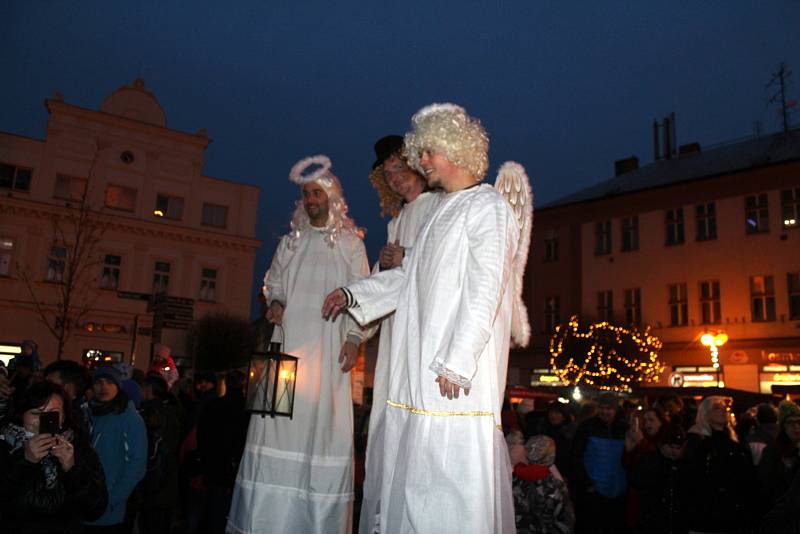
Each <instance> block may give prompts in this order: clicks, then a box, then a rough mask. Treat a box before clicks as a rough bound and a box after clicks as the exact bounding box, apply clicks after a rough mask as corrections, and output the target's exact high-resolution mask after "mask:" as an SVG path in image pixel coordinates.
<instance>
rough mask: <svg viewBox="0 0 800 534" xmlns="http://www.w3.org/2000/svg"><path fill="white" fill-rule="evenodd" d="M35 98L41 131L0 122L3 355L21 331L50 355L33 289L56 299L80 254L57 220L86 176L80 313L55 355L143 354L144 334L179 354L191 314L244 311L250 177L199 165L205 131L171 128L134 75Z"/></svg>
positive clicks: (77, 196)
mask: <svg viewBox="0 0 800 534" xmlns="http://www.w3.org/2000/svg"><path fill="white" fill-rule="evenodd" d="M45 105H46V107H47V110H48V112H49V120H48V124H47V134H46V137H45V139H43V140H38V139H30V138H26V137H22V136H18V135H13V134H9V133H1V132H0V316H2V320H0V344H2V345H3V346H4V348H3V349H2V350H0V352H2V353H4V354H6V356H2V355H0V357H3V358H4V359H7V357H8V356H7V355H8V354H9V353H11V352H14V350H15V349H14V347H18V346H19V344H20V343H21V341H22V340H24V339H33V340H35V341H36V342H37V343H38V344H39V353H40V355H41V357H42V360H43V362H44V363H45V364H47V363H49V362H50V361H52V359H54V357H55V354H56V341H55V339H54V338H53V336H52V335H50V334H49V333H48V331H47V327H46V326H45V325H44V324H43V323H42V321H41V320H40V318H39V317H40V315H39V313H38V312H37V310H36V307H35V306H34V300H33V298H32V296H31V290H32V291H33V294H35V295H36V297H37V298H36V300H38V301H40V303H41V306H42V309H43V310H44V311H45V312H46V313H50V312H52V311H53V309H54V306H55V305H57V304H58V303H59V302H61V301H62V299H61V298H60V297H59V292H60V291H63V288H64V287H65V284H64V277H65V275H66V272H67V271H68V270H69V262H70V260H71V257H77V254H74V253H73V251H72V249H71V246H72V243H73V242H74V236H67V237H66V239H65V240H62V239H60V238H59V236H58V231H57V228H64V227H66V226H69V224H68V219H69V216H70V214H72V215H74V214H76V213H79V212H80V206H81V193H82V191H83V190H84V188H86V190H87V192H88V194H87V204H88V206H89V207H90V208H91V209H92V210H93V211H94V212H95V213H97V215H96V216H97V217H99V218H98V219H97V220H98V221H100V224H101V229H100V230H99V232H98V234H99V235H98V237H99V240H98V242H97V244H96V246H95V247H93V250H92V257H91V259H90V260H87V263H85V265H89V276H88V277H87V280H89V281H90V283H89V287H87V288H86V289H85V290H82V291H80V295H79V297H84V298H88V299H89V306H88V312H87V313H86V314H85V315H83V316H82V317H80V318H79V321H78V323H79V324H76V329H75V330H74V334H73V335H72V337H71V339H70V340H69V342H68V343H67V344H66V345H65V350H64V357H65V358H70V359H75V360H78V359H80V358H81V357H84V356H91V357H93V358H94V357H97V356H99V357H101V358H111V359H113V360H121V361H127V362H130V361H133V362H134V363H135V364H136V365H137V366H138V367H144V366H146V365H147V364H148V361H149V357H150V351H151V346H152V344H153V343H154V342H159V341H160V342H161V343H164V344H166V345H169V346H170V347H171V348H172V353H173V355H174V356H178V357H181V356H186V355H188V353H187V349H186V343H185V339H186V332H187V327H188V325H189V324H190V323H191V321H192V320H193V319H197V318H200V317H202V316H203V315H205V314H206V313H209V312H214V311H224V312H227V313H231V314H236V315H239V316H241V317H243V318H247V317H248V316H249V313H250V303H251V287H252V280H253V263H254V260H255V253H256V250H257V249H258V247H259V246H260V242H259V241H257V240H256V239H255V226H256V212H257V209H258V194H259V188H257V187H255V186H252V185H246V184H240V183H236V182H232V181H228V180H222V179H218V178H213V177H210V176H204V175H203V172H202V169H203V161H204V152H205V149H206V147H207V146H208V144H209V143H210V142H211V140H210V139H209V138H208V136H207V134H206V133H205V131H204V130H200V131H198V132H197V133H196V134H189V133H184V132H180V131H177V130H172V129H169V128H168V127H167V125H166V116H165V114H164V111H163V109H162V108H161V106H160V105H159V103H158V101H157V100H156V98H155V96H154V95H153V94H152V93H151V92H150V91H148V90H147V89H146V88H145V86H144V82H143V81H142V80H136V81H135V82H134V83H133V85H132V86H123V87H121V88H120V89H118V90H117V91H115V92H114V93H113V94H112V95H110V96H109V97H108V98H106V100H105V101H104V102H103V104H102V106H101V107H100V111H94V110H90V109H84V108H81V107H78V106H74V105H71V104H68V103H66V102H64V101H63V97H61V96H60V95H59V94H56V96H55V97H54V98H52V99H48V100H46V101H45ZM54 216H60V217H61V219H60V220H61V222H60V223H59V226H58V227H54V225H53V223H52V220H53V217H54ZM68 233H69V232H68ZM26 279H27V280H28V281H29V283H26ZM29 286H30V287H29ZM154 295H158V298H154V297H153V296H154Z"/></svg>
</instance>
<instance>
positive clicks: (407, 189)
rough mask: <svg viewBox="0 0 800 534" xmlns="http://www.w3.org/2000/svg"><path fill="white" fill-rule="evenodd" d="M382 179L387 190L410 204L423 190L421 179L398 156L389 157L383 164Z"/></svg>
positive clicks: (423, 185)
mask: <svg viewBox="0 0 800 534" xmlns="http://www.w3.org/2000/svg"><path fill="white" fill-rule="evenodd" d="M383 179H384V180H386V184H387V185H388V186H389V189H391V190H392V191H394V192H395V193H397V194H398V195H400V196H401V197H403V200H405V201H406V202H411V201H412V200H414V199H415V198H417V196H418V195H419V194H420V193H421V192H422V190H423V189H425V182H424V180H423V179H422V177H421V176H420V175H419V174H417V173H415V172H414V171H413V170H411V168H410V167H409V166H408V164H406V162H405V161H404V160H403V159H402V158H400V157H398V156H389V158H388V159H387V160H386V161H384V162H383Z"/></svg>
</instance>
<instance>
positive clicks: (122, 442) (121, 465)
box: [89, 391, 147, 526]
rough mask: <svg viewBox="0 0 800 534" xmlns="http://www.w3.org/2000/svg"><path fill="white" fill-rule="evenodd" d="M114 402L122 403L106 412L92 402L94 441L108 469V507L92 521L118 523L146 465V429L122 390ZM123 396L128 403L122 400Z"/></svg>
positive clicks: (106, 470)
mask: <svg viewBox="0 0 800 534" xmlns="http://www.w3.org/2000/svg"><path fill="white" fill-rule="evenodd" d="M117 397H118V399H115V400H113V401H111V402H112V403H115V401H117V402H116V404H118V405H121V406H118V407H117V408H116V409H114V410H113V411H111V412H110V413H105V414H103V415H101V413H103V412H102V411H101V410H98V409H96V405H95V404H93V405H92V445H93V446H94V448H95V450H96V451H97V455H98V456H99V457H100V462H101V463H102V464H103V470H104V471H105V473H106V485H107V487H108V507H107V508H106V510H105V512H104V513H103V515H102V516H101V517H100V518H99V519H97V520H96V521H93V522H91V523H89V524H90V525H98V526H105V525H116V524H119V523H122V522H123V521H124V519H125V503H126V502H127V500H128V497H129V496H130V494H131V492H132V491H133V489H134V488H135V487H136V484H138V483H139V481H140V480H141V479H142V478H143V477H144V474H145V469H146V467H147V431H146V430H145V426H144V421H142V418H141V417H140V416H139V414H138V413H137V412H136V409H135V408H134V407H133V403H130V402H128V401H127V396H125V394H124V393H123V392H121V391H120V393H119V394H118V395H117ZM120 399H121V400H124V401H125V403H124V404H123V403H121V402H119V401H120Z"/></svg>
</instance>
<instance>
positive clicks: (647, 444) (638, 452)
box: [622, 406, 667, 527]
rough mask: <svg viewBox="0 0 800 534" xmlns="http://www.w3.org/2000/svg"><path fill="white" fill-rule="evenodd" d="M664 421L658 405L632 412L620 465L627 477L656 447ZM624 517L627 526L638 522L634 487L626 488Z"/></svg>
mask: <svg viewBox="0 0 800 534" xmlns="http://www.w3.org/2000/svg"><path fill="white" fill-rule="evenodd" d="M640 414H641V417H640ZM666 423H667V421H666V419H665V418H664V412H663V411H662V410H661V408H660V407H658V406H651V407H650V408H648V409H646V410H644V411H642V412H634V413H633V415H632V417H631V419H630V424H629V425H628V431H627V432H626V433H625V452H624V453H623V455H622V465H623V466H624V467H625V469H626V470H627V471H628V476H629V477H630V476H631V474H632V473H633V472H634V471H635V469H636V467H637V466H638V464H639V462H640V461H641V459H642V457H643V456H644V455H646V454H650V453H653V452H655V451H656V450H657V449H658V445H659V443H660V442H661V439H662V434H663V431H664V430H665V429H666ZM625 517H626V521H627V524H628V526H629V527H634V526H636V525H637V524H638V523H639V491H638V490H637V489H636V488H635V487H633V488H628V496H627V504H626V514H625Z"/></svg>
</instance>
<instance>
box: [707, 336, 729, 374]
mask: <svg viewBox="0 0 800 534" xmlns="http://www.w3.org/2000/svg"><path fill="white" fill-rule="evenodd" d="M727 342H728V334H726V333H725V332H724V331H722V330H718V331H716V332H713V333H712V332H706V333H705V334H703V335H702V336H700V343H702V344H703V345H704V346H706V347H708V350H709V351H710V352H711V365H712V366H714V369H716V370H717V384H719V347H721V346H722V345H724V344H725V343H727Z"/></svg>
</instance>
